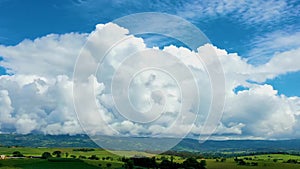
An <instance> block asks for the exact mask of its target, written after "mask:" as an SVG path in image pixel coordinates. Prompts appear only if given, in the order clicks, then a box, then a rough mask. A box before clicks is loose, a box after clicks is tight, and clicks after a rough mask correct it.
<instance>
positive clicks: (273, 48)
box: [247, 30, 300, 64]
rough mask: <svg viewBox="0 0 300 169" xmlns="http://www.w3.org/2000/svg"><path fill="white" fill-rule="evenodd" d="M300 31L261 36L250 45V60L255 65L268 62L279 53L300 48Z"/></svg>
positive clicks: (277, 32)
mask: <svg viewBox="0 0 300 169" xmlns="http://www.w3.org/2000/svg"><path fill="white" fill-rule="evenodd" d="M299 39H300V31H297V32H293V31H282V30H280V31H275V32H271V33H267V34H265V35H262V36H259V37H257V38H255V39H254V40H253V42H252V43H250V45H249V46H251V50H250V51H249V52H248V54H247V55H248V56H249V57H248V60H249V62H250V63H253V64H262V63H265V62H267V61H268V60H269V59H271V58H272V56H274V54H276V53H279V52H285V51H289V50H293V49H297V48H299V47H300V41H299Z"/></svg>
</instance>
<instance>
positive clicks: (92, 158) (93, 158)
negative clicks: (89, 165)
mask: <svg viewBox="0 0 300 169" xmlns="http://www.w3.org/2000/svg"><path fill="white" fill-rule="evenodd" d="M88 159H90V160H99V157H97V156H96V155H92V156H90V157H89V158H88Z"/></svg>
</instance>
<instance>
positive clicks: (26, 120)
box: [0, 23, 300, 138]
mask: <svg viewBox="0 0 300 169" xmlns="http://www.w3.org/2000/svg"><path fill="white" fill-rule="evenodd" d="M97 30H102V31H103V30H104V31H105V36H104V35H101V36H99V38H97V39H96V40H95V41H89V43H90V44H89V45H90V46H89V47H93V45H94V47H95V46H96V48H95V49H96V50H82V51H81V48H82V47H83V46H84V44H85V42H86V40H87V38H88V37H91V36H94V35H95V33H96V32H97ZM123 38H125V39H126V40H125V41H124V42H122V45H119V46H118V47H116V48H114V49H113V50H112V51H111V52H110V53H109V56H107V59H105V60H104V62H103V65H97V63H98V61H96V60H93V57H90V58H89V56H93V55H97V53H98V52H99V50H105V49H106V48H105V45H107V44H109V43H110V41H111V40H116V39H123ZM102 47H103V49H102ZM212 47H213V48H214V50H215V52H216V54H217V56H218V58H219V60H220V61H221V63H222V65H223V69H224V74H225V77H226V98H227V99H226V104H225V108H224V115H223V118H222V120H221V122H220V124H219V128H218V129H217V130H216V131H215V134H217V135H226V136H230V137H231V138H236V137H237V138H240V137H263V138H281V137H284V138H294V137H299V136H300V135H299V133H298V132H297V131H298V130H299V129H300V122H299V115H300V98H299V97H287V96H284V95H279V94H278V92H277V91H276V90H275V89H274V88H273V87H272V86H271V85H268V84H265V81H266V80H267V79H272V78H275V77H277V76H279V75H283V74H286V73H288V72H296V71H299V70H300V66H299V65H300V64H298V63H297V62H298V60H299V59H296V57H297V56H298V55H297V54H298V53H300V52H299V51H300V48H297V49H293V50H290V51H286V52H282V53H277V54H275V55H274V56H273V58H272V59H271V60H270V61H269V62H267V63H266V64H263V65H260V66H253V65H251V64H249V63H248V62H247V60H245V59H242V58H241V57H240V56H238V55H237V54H232V53H227V52H226V51H225V50H222V49H218V48H217V47H214V46H213V45H211V44H206V45H204V46H200V47H199V48H198V51H196V52H195V51H190V50H189V49H186V48H183V47H180V48H179V47H175V46H166V47H165V48H164V49H162V50H160V49H156V48H154V49H147V47H146V45H145V43H144V41H143V40H142V39H141V38H137V37H134V36H132V35H128V30H126V29H125V28H121V27H119V26H118V25H115V24H112V23H108V24H104V25H103V24H101V25H97V27H96V30H95V31H94V32H92V33H90V34H77V33H69V34H64V35H55V34H50V35H47V36H44V37H41V38H37V39H35V40H33V41H31V40H24V41H22V42H20V43H19V44H18V45H16V46H3V45H2V46H0V55H1V56H3V60H2V61H0V65H1V66H3V67H5V68H6V69H7V70H8V72H9V73H10V75H3V76H0V131H1V132H17V133H22V134H27V133H31V132H38V133H45V134H76V133H83V131H82V129H81V127H80V125H79V122H78V119H77V115H76V113H75V110H74V104H73V91H72V87H73V82H72V78H73V70H74V66H75V63H76V59H77V56H78V55H79V54H80V52H83V53H84V52H89V53H84V54H85V55H86V58H87V60H86V62H87V63H89V64H90V65H91V67H92V68H95V67H97V66H99V70H98V71H99V72H97V73H96V74H95V75H94V76H88V80H87V81H86V83H82V84H81V85H85V86H86V87H87V88H92V89H94V90H91V91H92V92H93V93H94V94H95V96H96V97H95V98H96V100H95V99H94V98H86V99H85V101H86V102H85V103H81V104H82V106H83V107H82V109H84V110H85V111H86V116H85V118H86V119H85V120H84V121H88V122H89V123H90V124H89V125H90V127H91V128H94V129H95V131H94V132H95V133H101V134H109V135H112V134H115V133H114V132H113V131H114V130H115V131H118V132H119V133H121V134H123V135H132V136H144V135H147V136H149V135H150V136H151V135H159V134H165V135H168V136H182V135H183V133H184V132H185V130H184V129H185V128H191V127H193V128H192V130H191V133H190V136H193V135H199V134H205V131H202V130H201V127H202V126H203V122H204V120H205V118H206V115H207V114H205V111H207V109H208V108H209V107H205V105H206V103H209V102H210V99H211V98H210V97H209V95H210V92H211V91H210V84H209V79H208V78H209V75H208V74H207V73H206V71H205V67H204V66H203V65H202V64H201V62H200V61H199V60H198V59H195V56H196V54H197V56H198V55H199V56H200V57H201V55H205V54H206V52H207V51H208V50H211V48H212ZM139 50H153V51H155V50H160V51H164V52H166V53H169V54H170V55H174V56H176V57H177V58H178V59H179V60H180V61H181V62H183V63H184V64H185V65H188V68H189V69H191V70H192V71H193V72H194V73H195V74H196V75H197V76H195V77H196V79H195V80H196V81H197V83H198V86H199V87H200V92H201V94H200V95H201V100H200V101H201V104H200V105H201V106H203V107H201V108H200V111H201V113H202V114H200V115H199V116H198V120H199V121H198V122H197V123H195V124H193V123H190V121H192V119H189V118H191V117H194V116H193V113H194V112H193V108H192V107H191V108H190V109H189V110H190V112H189V111H187V112H185V113H186V114H185V118H186V119H187V121H185V122H182V123H178V124H177V125H176V126H174V127H172V128H171V129H170V130H165V129H166V128H167V127H168V126H169V125H172V122H173V121H174V120H175V119H176V117H177V114H178V111H179V109H180V103H181V101H182V100H180V90H179V89H178V88H177V86H176V81H173V82H172V79H170V78H169V79H168V77H167V76H166V75H165V74H160V73H158V72H155V71H154V72H152V73H151V72H150V73H149V72H148V73H141V74H140V75H139V76H138V77H137V78H135V79H134V80H133V81H132V84H131V88H130V92H131V95H130V99H131V101H132V104H134V105H135V106H136V107H137V108H139V109H141V110H144V111H146V110H148V108H149V107H147V106H149V105H151V104H157V105H158V106H159V104H162V103H164V101H168V102H167V103H168V104H166V105H167V107H165V110H166V113H164V114H163V115H162V118H160V119H159V120H158V121H157V122H156V123H151V124H146V125H145V124H141V123H136V122H132V121H130V120H128V119H126V118H125V117H126V116H125V117H116V116H114V115H115V112H116V111H117V110H116V108H115V107H114V100H113V98H112V97H111V93H110V87H111V82H110V81H109V80H108V79H110V78H111V77H112V76H114V72H115V71H116V70H117V69H118V68H119V66H120V64H121V63H122V60H123V59H124V58H125V57H127V56H129V55H130V54H132V53H134V52H136V51H139ZM102 52H103V51H102ZM120 54H122V55H120ZM143 61H144V60H136V63H135V62H134V60H132V62H131V64H132V65H131V66H133V65H134V64H147V62H143ZM129 66H130V64H129ZM129 69H130V67H128V68H127V70H129ZM125 70H126V69H125ZM121 73H124V72H121ZM178 73H180V72H178ZM121 80H122V79H121ZM241 86H242V87H243V89H242V90H236V89H237V87H241ZM154 89H160V91H164V93H161V92H160V91H153V90H154ZM149 91H153V92H149ZM85 94H86V93H82V95H80V96H81V97H84V96H85ZM189 94H190V96H193V93H192V92H191V93H189ZM94 102H95V104H92V103H94ZM186 109H187V108H186ZM95 112H98V113H99V114H98V115H97V116H95V114H94V113H95ZM96 117H101V119H100V118H96ZM151 117H152V116H151ZM107 124H109V126H108V125H107ZM94 126H97V127H94ZM111 128H113V129H114V130H112V129H111Z"/></svg>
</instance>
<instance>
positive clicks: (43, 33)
mask: <svg viewBox="0 0 300 169" xmlns="http://www.w3.org/2000/svg"><path fill="white" fill-rule="evenodd" d="M299 9H300V1H297V0H268V1H264V0H257V1H251V0H245V1H240V0H222V1H219V0H212V1H211V0H202V1H200V0H199V1H198V0H178V1H174V0H141V1H135V0H101V1H92V0H64V1H61V0H53V1H41V0H27V1H23V0H2V1H0V110H2V111H1V112H0V133H1V132H7V131H15V132H17V133H23V134H27V133H31V132H42V133H47V134H70V133H71V134H74V133H75V134H76V131H79V130H80V129H78V126H79V124H78V122H77V121H76V120H77V119H75V118H71V116H72V117H75V116H74V114H72V113H74V110H73V109H74V107H73V103H72V102H71V101H72V98H71V96H72V90H71V89H72V88H71V87H70V86H71V84H72V73H73V70H74V65H75V61H76V57H77V56H78V53H79V49H81V47H82V46H83V44H84V43H85V41H86V38H87V37H88V36H89V35H90V34H91V32H92V31H96V32H97V31H99V30H101V29H102V28H103V29H104V28H105V29H107V30H108V32H109V33H111V35H110V36H112V37H113V36H115V35H120V37H123V36H124V37H127V34H126V33H124V30H123V29H121V28H120V27H117V26H115V25H111V24H108V23H109V22H111V21H113V20H115V19H118V18H120V17H123V16H127V15H130V14H134V13H140V12H162V13H168V14H172V15H176V16H179V17H182V18H184V19H186V20H187V21H189V22H191V23H193V24H194V25H196V26H197V27H198V28H199V29H200V30H201V31H202V32H203V33H204V34H205V35H206V36H207V37H208V39H209V40H210V41H211V43H212V46H213V47H214V49H215V50H216V53H217V54H218V57H219V59H220V61H221V63H223V68H224V72H225V75H226V77H225V78H226V81H227V82H228V83H227V84H228V86H226V92H227V94H228V97H227V100H226V106H227V107H225V109H224V116H223V118H222V121H221V124H220V126H219V128H218V129H217V131H216V133H217V135H219V136H222V135H223V134H224V137H225V136H226V137H227V136H228V135H232V136H233V137H238V138H250V139H251V138H254V139H256V138H272V139H274V138H300V132H298V131H300V89H299V86H300V63H299V61H300V54H299V51H300V41H299V39H300V17H299V16H300V11H299ZM97 24H104V25H97ZM96 25H97V27H96ZM145 26H147V25H145ZM125 32H126V31H125ZM141 37H142V38H143V39H144V41H143V42H141V41H140V40H139V39H138V38H133V39H132V41H131V42H130V43H132V44H135V45H136V47H137V48H142V46H143V45H146V46H147V47H153V46H159V47H161V48H160V49H161V50H165V51H168V52H170V53H173V54H174V53H175V55H177V54H179V55H181V54H184V56H182V58H183V60H185V59H186V60H185V62H187V63H188V64H190V65H189V66H191V67H193V66H195V65H193V64H195V63H191V62H193V60H189V59H188V57H187V56H189V55H191V53H190V52H191V51H187V50H185V49H184V48H177V47H179V46H181V45H182V44H181V43H180V42H178V41H176V40H174V39H171V38H166V37H162V36H157V35H156V36H152V35H151V34H150V35H143V36H141ZM106 38H107V37H106ZM108 39H109V38H108ZM112 39H113V38H112ZM93 43H96V42H93ZM144 43H145V44H144ZM173 43H174V44H173ZM171 44H173V45H175V46H177V47H174V46H173V47H172V46H171V47H170V46H169V45H171ZM166 46H169V47H166ZM164 47H166V48H164ZM163 48H164V49H163ZM122 50H123V51H122V52H124V53H128V52H130V51H131V50H132V49H131V48H130V45H129V46H126V45H125V47H124V49H122ZM206 50H207V46H206V47H203V48H201V50H199V51H198V54H199V53H201V52H203V53H205V51H206ZM178 51H179V52H178ZM176 52H178V53H176ZM180 57H181V56H180ZM298 63H299V64H298ZM197 66H199V65H196V66H195V67H193V68H195V69H197V71H199V70H200V68H199V67H197ZM111 69H112V68H111V67H108V69H107V71H104V72H105V73H107V72H109V71H111ZM109 73H110V72H109ZM199 78H200V77H199ZM199 81H201V80H199ZM98 87H99V90H100V91H102V90H103V91H105V90H106V89H105V87H104V89H102V88H101V85H99V86H98ZM106 94H107V93H106ZM156 94H157V93H156ZM157 95H159V94H157ZM103 97H104V96H103ZM157 97H158V96H157ZM28 98H31V100H30V101H28ZM107 102H108V101H107V100H105V101H103V107H105V106H109V104H107ZM105 108H106V109H105V111H111V110H112V109H113V108H111V107H105ZM258 117H261V118H260V119H258ZM112 123H113V122H112ZM28 124H31V125H28ZM114 125H115V127H120V126H121V127H120V128H122V125H125V126H126V127H124V128H127V129H131V130H132V131H140V130H142V129H141V126H139V125H136V124H134V123H131V122H127V121H126V122H124V123H123V122H119V121H118V123H117V122H116V124H115V123H114ZM257 126H258V127H257ZM198 127H199V126H198ZM258 128H259V129H258ZM133 129H134V130H133ZM260 129H261V130H260ZM176 131H177V130H176ZM193 132H195V135H199V133H200V130H198V129H197V128H196V129H194V130H193ZM129 133H130V132H129ZM132 134H133V135H135V134H136V133H132Z"/></svg>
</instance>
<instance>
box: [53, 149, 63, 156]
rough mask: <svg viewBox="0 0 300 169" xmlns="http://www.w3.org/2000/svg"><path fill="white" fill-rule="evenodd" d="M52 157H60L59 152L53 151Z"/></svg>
mask: <svg viewBox="0 0 300 169" xmlns="http://www.w3.org/2000/svg"><path fill="white" fill-rule="evenodd" d="M52 155H55V156H56V157H61V151H59V150H57V151H54V152H53V153H52Z"/></svg>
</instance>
